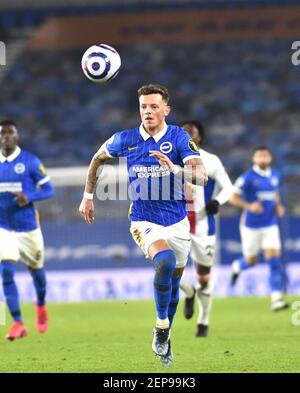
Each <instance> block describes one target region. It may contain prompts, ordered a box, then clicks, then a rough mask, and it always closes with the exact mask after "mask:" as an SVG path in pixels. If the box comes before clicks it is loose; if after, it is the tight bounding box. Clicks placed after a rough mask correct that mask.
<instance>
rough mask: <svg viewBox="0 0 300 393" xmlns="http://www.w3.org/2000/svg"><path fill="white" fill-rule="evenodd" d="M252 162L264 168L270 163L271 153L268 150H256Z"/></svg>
mask: <svg viewBox="0 0 300 393" xmlns="http://www.w3.org/2000/svg"><path fill="white" fill-rule="evenodd" d="M252 161H253V164H255V165H258V166H259V167H260V168H262V169H265V168H267V167H268V166H270V165H271V163H272V155H271V153H270V152H269V151H268V150H257V151H256V152H255V153H254V155H253V158H252Z"/></svg>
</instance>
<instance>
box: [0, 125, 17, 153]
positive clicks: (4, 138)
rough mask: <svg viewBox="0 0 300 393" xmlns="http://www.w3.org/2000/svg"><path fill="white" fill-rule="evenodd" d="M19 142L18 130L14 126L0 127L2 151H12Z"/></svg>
mask: <svg viewBox="0 0 300 393" xmlns="http://www.w3.org/2000/svg"><path fill="white" fill-rule="evenodd" d="M18 140H19V134H18V130H17V129H16V127H15V126H9V125H7V126H0V145H1V148H2V149H5V150H12V149H14V148H15V147H16V146H17V143H18Z"/></svg>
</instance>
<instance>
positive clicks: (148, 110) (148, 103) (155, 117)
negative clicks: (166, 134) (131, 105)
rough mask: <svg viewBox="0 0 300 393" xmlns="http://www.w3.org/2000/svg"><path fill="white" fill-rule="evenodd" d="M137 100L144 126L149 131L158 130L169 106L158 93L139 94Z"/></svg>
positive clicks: (168, 111) (167, 112)
mask: <svg viewBox="0 0 300 393" xmlns="http://www.w3.org/2000/svg"><path fill="white" fill-rule="evenodd" d="M139 102H140V115H141V119H142V123H143V126H144V128H145V129H146V130H149V131H155V130H156V129H157V130H160V128H161V127H162V126H163V123H164V121H165V117H166V116H168V114H169V113H170V110H171V108H170V107H169V106H168V105H167V104H166V103H165V101H164V100H163V98H162V96H161V95H160V94H149V95H145V96H140V98H139Z"/></svg>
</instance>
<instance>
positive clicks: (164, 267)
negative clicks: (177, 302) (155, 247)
mask: <svg viewBox="0 0 300 393" xmlns="http://www.w3.org/2000/svg"><path fill="white" fill-rule="evenodd" d="M153 260H154V263H155V272H156V275H157V276H160V277H171V276H172V274H173V272H174V269H175V266H176V258H175V253H174V251H173V250H163V251H160V252H158V253H157V254H156V255H155V257H154V258H153Z"/></svg>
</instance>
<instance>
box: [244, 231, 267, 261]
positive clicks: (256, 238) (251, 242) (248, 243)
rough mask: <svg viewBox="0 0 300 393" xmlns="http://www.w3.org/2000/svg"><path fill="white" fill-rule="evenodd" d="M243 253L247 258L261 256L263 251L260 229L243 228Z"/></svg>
mask: <svg viewBox="0 0 300 393" xmlns="http://www.w3.org/2000/svg"><path fill="white" fill-rule="evenodd" d="M241 241H242V251H243V255H244V257H245V258H253V257H256V256H258V255H259V253H260V251H261V249H262V233H261V230H260V229H253V228H248V227H246V226H242V227H241Z"/></svg>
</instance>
